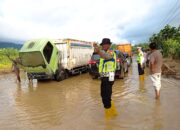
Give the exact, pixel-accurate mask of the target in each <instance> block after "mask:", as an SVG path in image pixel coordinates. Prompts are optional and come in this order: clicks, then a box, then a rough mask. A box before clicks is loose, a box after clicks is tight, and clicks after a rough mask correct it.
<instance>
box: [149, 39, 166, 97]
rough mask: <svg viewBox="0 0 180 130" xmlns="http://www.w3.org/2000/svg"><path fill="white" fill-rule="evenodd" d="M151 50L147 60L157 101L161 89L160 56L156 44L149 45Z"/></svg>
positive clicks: (161, 60)
mask: <svg viewBox="0 0 180 130" xmlns="http://www.w3.org/2000/svg"><path fill="white" fill-rule="evenodd" d="M149 48H150V49H151V54H150V59H149V69H150V78H151V80H152V82H153V86H154V88H155V95H156V96H155V98H156V99H159V97H160V89H161V67H162V62H163V59H162V54H161V52H160V51H159V50H157V45H156V43H154V42H152V43H150V44H149Z"/></svg>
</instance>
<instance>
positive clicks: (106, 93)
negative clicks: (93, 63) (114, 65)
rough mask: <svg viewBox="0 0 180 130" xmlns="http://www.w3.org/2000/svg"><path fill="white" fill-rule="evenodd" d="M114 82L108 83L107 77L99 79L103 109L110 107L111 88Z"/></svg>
mask: <svg viewBox="0 0 180 130" xmlns="http://www.w3.org/2000/svg"><path fill="white" fill-rule="evenodd" d="M113 84H114V81H109V77H101V97H102V102H103V105H104V108H110V107H111V95H112V86H113Z"/></svg>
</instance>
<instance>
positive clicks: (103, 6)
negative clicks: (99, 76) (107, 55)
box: [0, 0, 175, 42]
mask: <svg viewBox="0 0 180 130" xmlns="http://www.w3.org/2000/svg"><path fill="white" fill-rule="evenodd" d="M172 1H175V0H172ZM167 2H168V1H167V0H156V3H155V2H154V0H148V1H147V0H136V1H135V0H126V1H124V0H86V1H85V0H76V1H74V0H39V1H36V0H31V1H27V0H16V1H12V0H3V1H1V2H0V28H1V29H0V38H7V39H19V40H27V39H34V38H43V37H47V38H76V39H81V40H89V41H98V42H100V41H101V39H102V38H103V37H109V38H111V39H112V41H113V42H123V41H126V42H127V41H137V42H141V41H147V39H148V37H149V36H150V35H151V34H152V33H153V32H154V31H157V29H154V30H153V27H154V26H157V25H158V24H159V21H161V19H163V16H164V15H166V13H168V9H169V8H167V7H168V6H167V4H168V3H167ZM171 3H172V2H171ZM172 6H173V4H172ZM159 7H160V8H159ZM165 7H166V8H165Z"/></svg>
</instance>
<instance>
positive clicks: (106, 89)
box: [94, 38, 117, 119]
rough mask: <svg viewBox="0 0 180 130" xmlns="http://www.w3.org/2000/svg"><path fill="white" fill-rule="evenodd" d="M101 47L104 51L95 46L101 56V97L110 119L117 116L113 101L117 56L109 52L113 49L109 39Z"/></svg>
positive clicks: (103, 41)
mask: <svg viewBox="0 0 180 130" xmlns="http://www.w3.org/2000/svg"><path fill="white" fill-rule="evenodd" d="M100 45H101V46H102V50H100V48H99V47H98V46H97V45H94V49H95V50H94V51H95V52H96V53H98V54H99V55H100V63H99V73H100V76H101V97H102V102H103V105H104V108H105V118H106V119H109V118H111V117H112V116H115V115H117V110H116V108H115V105H114V103H113V102H112V101H111V95H112V86H113V84H114V77H115V70H116V54H115V52H114V51H111V50H109V49H110V47H111V41H110V39H109V38H104V39H103V40H102V43H101V44H100Z"/></svg>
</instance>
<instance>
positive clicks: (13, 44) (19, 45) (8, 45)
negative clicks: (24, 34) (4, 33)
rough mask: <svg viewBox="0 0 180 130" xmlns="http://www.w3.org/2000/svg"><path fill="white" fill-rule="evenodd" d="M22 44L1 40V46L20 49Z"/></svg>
mask: <svg viewBox="0 0 180 130" xmlns="http://www.w3.org/2000/svg"><path fill="white" fill-rule="evenodd" d="M21 47H22V44H16V43H13V42H6V41H0V48H16V49H20V48H21Z"/></svg>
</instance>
